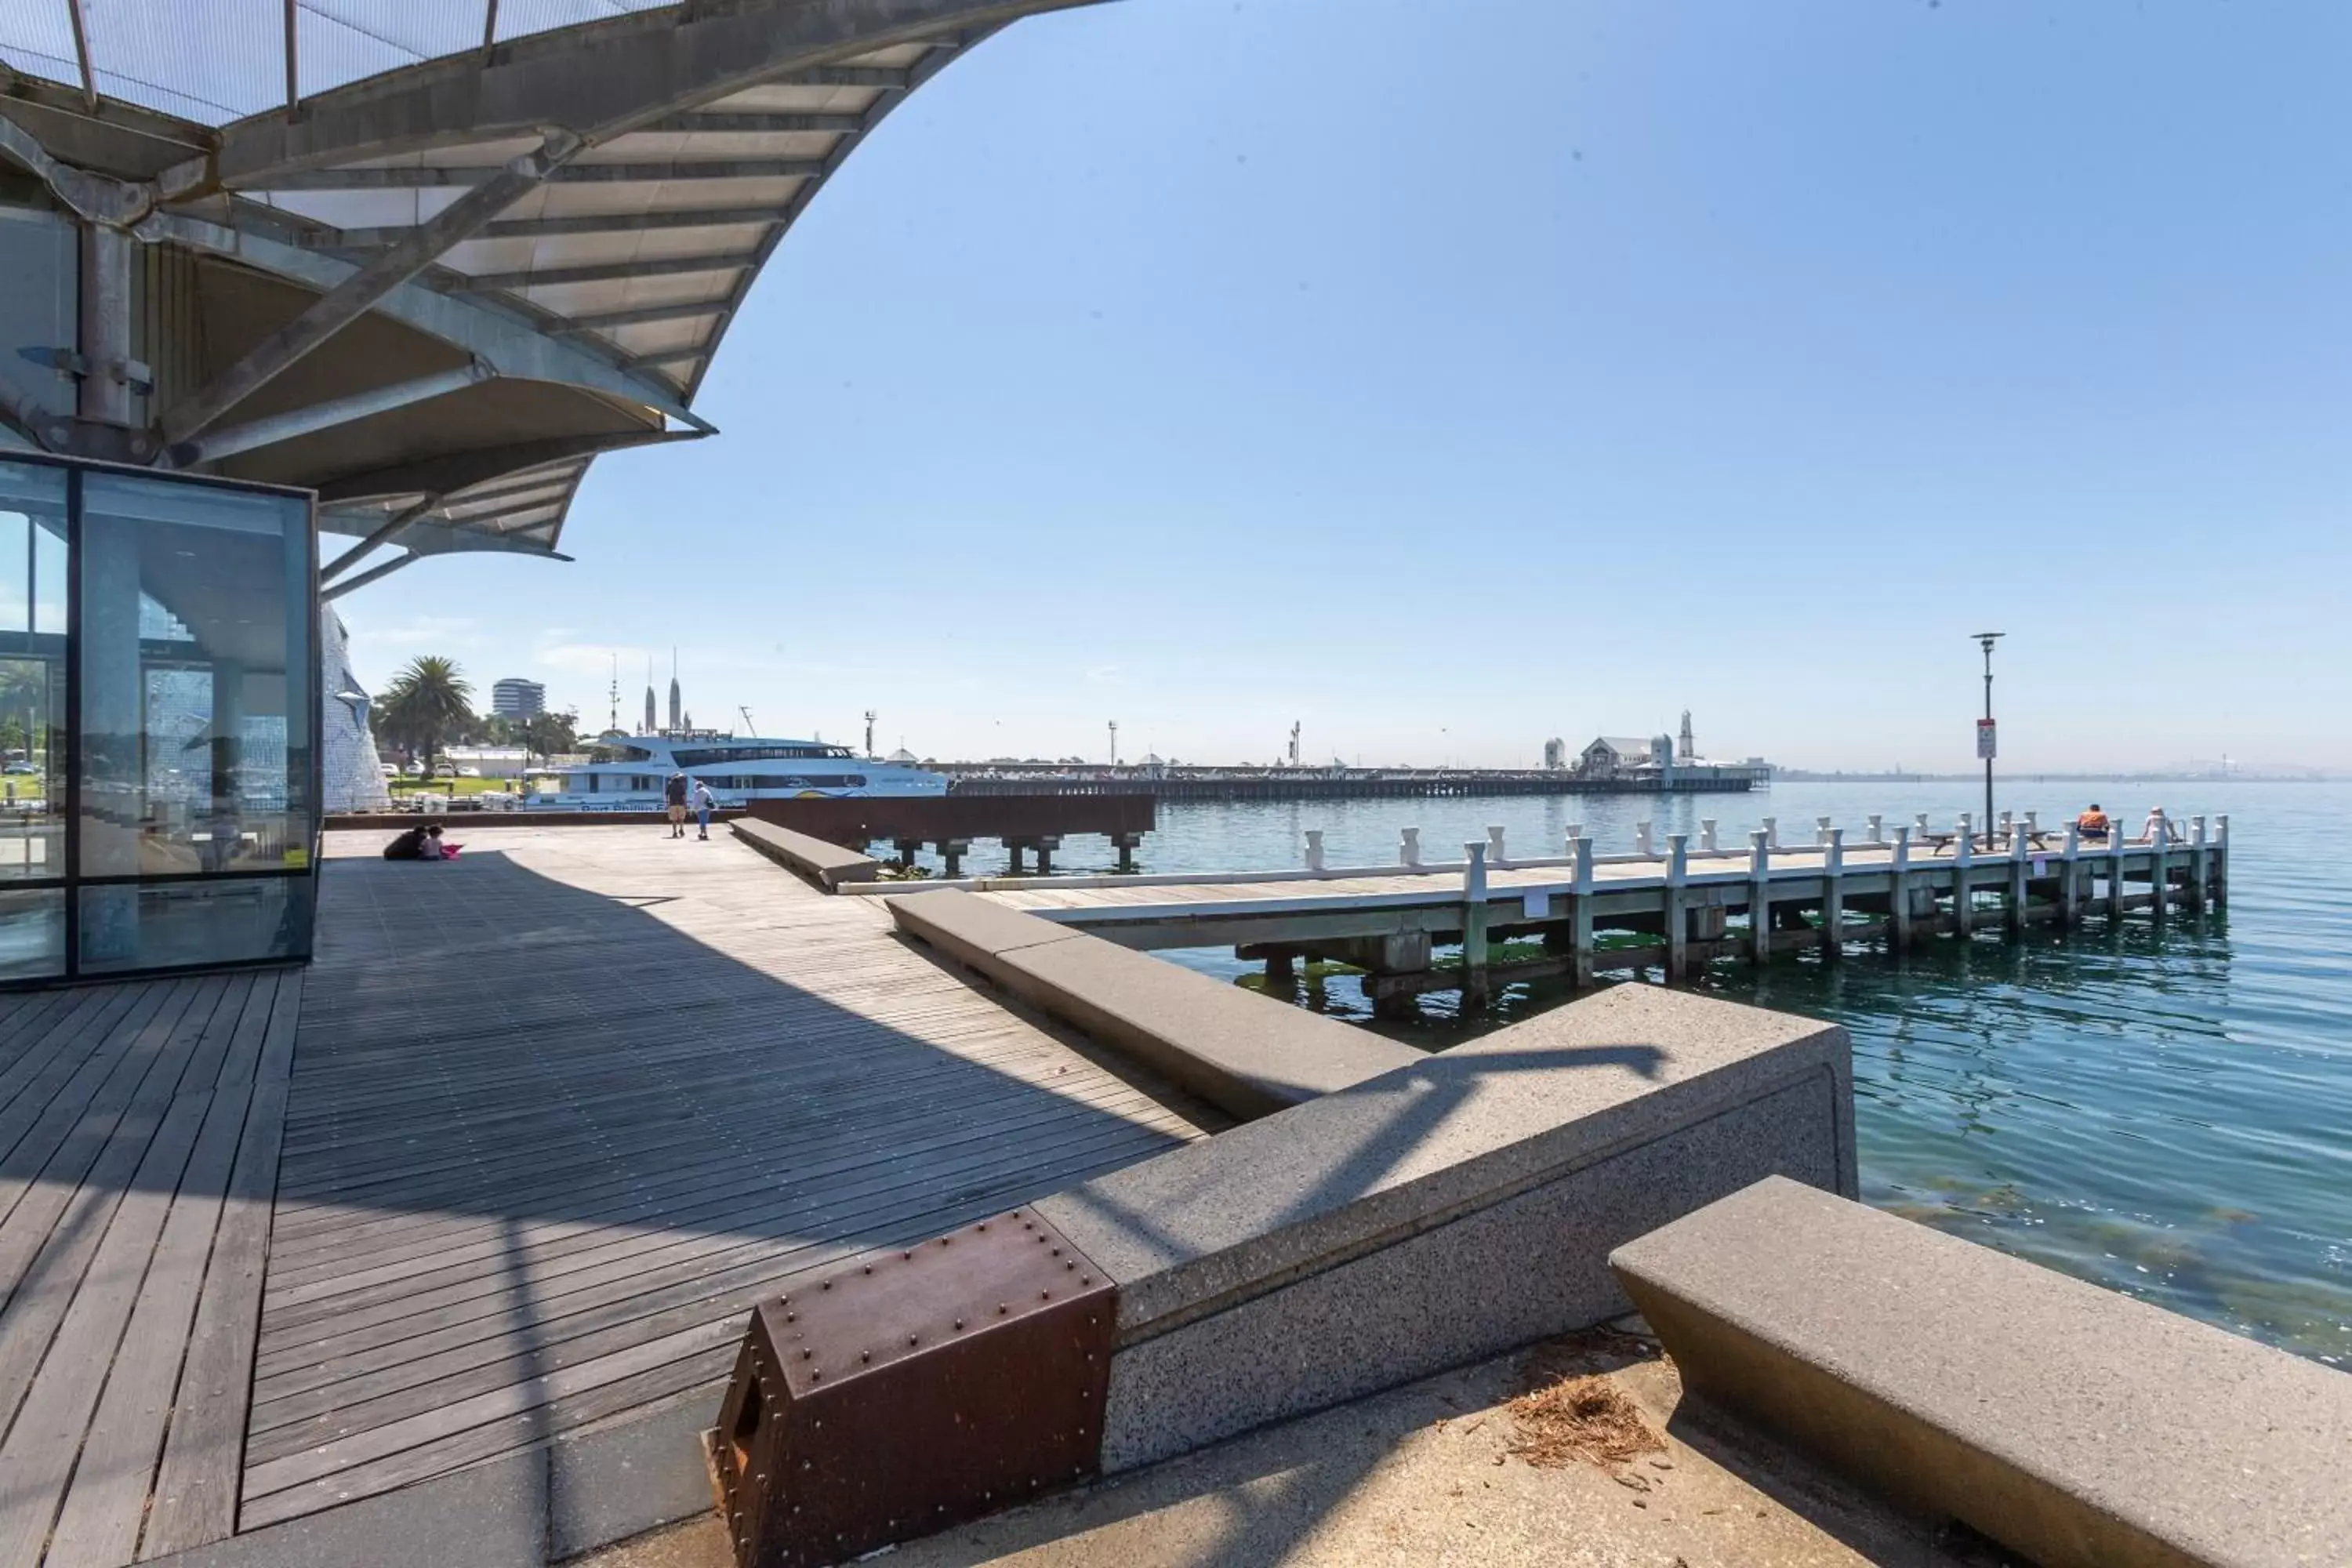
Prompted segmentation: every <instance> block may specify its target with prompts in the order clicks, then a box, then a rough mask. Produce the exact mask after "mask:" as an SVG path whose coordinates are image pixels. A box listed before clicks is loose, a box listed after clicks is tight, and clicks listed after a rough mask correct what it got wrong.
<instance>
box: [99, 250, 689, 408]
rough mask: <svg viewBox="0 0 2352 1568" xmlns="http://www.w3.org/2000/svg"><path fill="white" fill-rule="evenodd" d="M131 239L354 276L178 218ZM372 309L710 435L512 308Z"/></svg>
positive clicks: (520, 375) (404, 298)
mask: <svg viewBox="0 0 2352 1568" xmlns="http://www.w3.org/2000/svg"><path fill="white" fill-rule="evenodd" d="M134 232H135V233H137V234H138V236H139V237H141V238H142V239H144V240H147V241H150V242H151V243H152V242H154V241H158V240H164V239H169V240H173V241H176V242H177V243H179V244H182V245H185V246H188V247H192V248H194V249H198V250H205V251H210V252H211V253H213V254H214V255H216V256H225V257H228V258H233V259H235V260H237V261H242V262H244V263H246V264H247V265H248V266H252V267H257V268H261V269H262V270H263V271H265V272H270V273H274V274H276V275H277V276H278V277H280V278H285V279H289V280H291V281H293V282H297V283H300V284H302V285H304V286H305V287H308V288H312V289H321V290H326V291H331V290H332V289H335V288H336V287H337V286H339V285H340V284H341V283H342V282H343V281H344V280H345V279H349V278H351V277H352V276H354V275H355V274H356V272H357V271H358V270H359V269H358V268H355V267H354V266H353V265H352V263H351V262H348V261H345V260H342V259H341V258H337V257H331V256H324V255H321V254H320V253H319V252H317V251H314V250H304V249H302V248H300V247H297V246H291V245H288V244H286V243H284V242H283V241H281V240H276V239H271V238H269V237H267V236H265V235H256V234H247V233H244V232H241V231H239V230H236V229H233V228H227V227H224V226H221V225H219V224H212V223H205V222H204V221H203V220H201V219H198V218H190V217H186V216H182V215H180V214H177V213H154V214H151V215H150V216H148V217H147V218H146V219H145V220H144V221H142V223H141V224H140V225H139V226H138V228H137V229H136V230H135V231H134ZM375 309H376V313H377V314H378V315H381V316H383V317H386V318H388V319H389V320H392V321H398V322H400V323H401V324H402V325H404V326H407V327H413V328H415V330H416V331H420V332H424V333H425V334H426V335H427V336H430V337H436V338H438V339H440V340H441V341H442V342H446V343H448V344H450V345H451V346H452V347H455V348H460V349H463V350H465V351H466V352H467V353H470V354H478V355H479V356H480V357H481V358H482V359H484V360H487V361H488V363H490V365H491V366H492V367H493V368H494V369H496V370H497V372H498V373H499V374H500V375H505V376H512V377H515V378H517V379H519V380H523V381H551V382H556V383H560V384H563V385H567V386H578V387H585V388H588V389H590V390H592V391H596V392H605V393H611V394H613V395H615V396H618V397H622V398H625V399H627V400H629V401H630V402H633V403H637V404H641V405H644V406H646V407H647V408H650V409H652V410H654V411H655V412H656V413H658V414H664V415H667V416H669V417H671V418H673V419H678V420H683V421H684V422H685V423H687V424H688V425H691V426H694V427H695V428H697V429H698V430H709V429H711V428H713V426H711V425H710V423H709V421H708V420H705V419H702V418H699V417H698V416H696V415H695V413H694V412H693V410H691V409H689V408H688V407H687V405H686V404H685V401H684V400H683V399H681V398H680V397H679V396H678V395H677V388H675V387H673V386H669V385H667V384H663V383H661V382H658V381H655V380H652V379H649V378H646V377H643V376H636V375H633V374H630V373H629V372H627V371H625V370H623V369H622V368H621V365H620V361H619V357H618V356H617V355H616V354H614V353H611V352H610V351H606V352H604V353H597V352H593V351H591V350H590V349H588V348H585V347H582V346H577V345H574V344H572V343H570V342H565V341H564V340H562V339H561V338H558V337H556V336H554V335H553V334H552V333H551V331H549V330H548V329H547V328H545V327H543V326H541V324H539V323H537V322H535V321H530V320H527V319H526V318H525V317H523V316H522V315H521V314H520V313H519V312H518V311H517V310H514V309H512V308H509V307H507V306H503V305H498V304H491V303H488V302H486V301H482V300H474V299H471V298H468V297H467V296H465V295H458V294H444V293H441V292H439V291H437V290H436V289H427V288H425V286H424V285H422V284H420V283H408V284H404V285H403V286H402V287H400V288H398V289H394V290H393V291H392V292H391V293H390V294H387V295H386V296H384V298H383V300H381V301H380V302H378V304H377V305H376V307H375Z"/></svg>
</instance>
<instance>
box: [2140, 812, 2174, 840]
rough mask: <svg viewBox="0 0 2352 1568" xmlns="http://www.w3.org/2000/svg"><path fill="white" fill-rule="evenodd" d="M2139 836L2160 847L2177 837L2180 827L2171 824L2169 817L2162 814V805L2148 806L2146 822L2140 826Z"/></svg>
mask: <svg viewBox="0 0 2352 1568" xmlns="http://www.w3.org/2000/svg"><path fill="white" fill-rule="evenodd" d="M2139 836H2140V837H2142V838H2145V839H2147V841H2148V842H2149V843H2150V844H2153V845H2156V846H2157V847H2159V848H2161V847H2163V846H2165V845H2167V844H2170V843H2172V842H2173V841H2175V840H2176V839H2178V838H2179V837H2180V829H2179V828H2177V827H2175V826H2172V820H2171V818H2169V817H2168V816H2165V815H2164V807H2162V806H2160V805H2157V806H2150V807H2149V808H2148V813H2147V824H2146V825H2145V826H2142V827H2141V828H2140V830H2139Z"/></svg>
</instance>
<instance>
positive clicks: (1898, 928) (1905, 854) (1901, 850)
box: [1886, 825, 1911, 952]
mask: <svg viewBox="0 0 2352 1568" xmlns="http://www.w3.org/2000/svg"><path fill="white" fill-rule="evenodd" d="M1886 892H1887V898H1886V921H1887V925H1886V929H1887V933H1888V937H1889V939H1890V940H1891V941H1892V942H1893V943H1894V946H1895V952H1902V951H1903V950H1904V949H1905V948H1906V947H1909V946H1910V945H1911V829H1910V828H1908V827H1907V826H1900V825H1898V826H1896V827H1895V851H1894V853H1893V854H1892V855H1891V856H1890V857H1889V858H1888V859H1887V884H1886Z"/></svg>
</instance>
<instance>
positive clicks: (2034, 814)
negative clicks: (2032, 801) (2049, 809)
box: [2025, 811, 2042, 834]
mask: <svg viewBox="0 0 2352 1568" xmlns="http://www.w3.org/2000/svg"><path fill="white" fill-rule="evenodd" d="M2025 831H2026V832H2027V833H2029V834H2034V833H2039V832H2041V831H2042V814H2041V813H2040V812H2038V811H2029V812H2027V813H2026V814H2025Z"/></svg>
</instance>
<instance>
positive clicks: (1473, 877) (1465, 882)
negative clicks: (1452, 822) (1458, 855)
mask: <svg viewBox="0 0 2352 1568" xmlns="http://www.w3.org/2000/svg"><path fill="white" fill-rule="evenodd" d="M1462 859H1463V866H1462V899H1463V901H1464V902H1465V903H1473V904H1482V905H1483V904H1484V903H1485V902H1486V846H1485V845H1484V844H1481V843H1479V842H1478V841H1477V840H1476V839H1472V840H1471V841H1470V842H1469V843H1467V844H1465V845H1464V846H1462Z"/></svg>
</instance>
